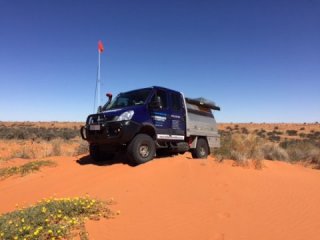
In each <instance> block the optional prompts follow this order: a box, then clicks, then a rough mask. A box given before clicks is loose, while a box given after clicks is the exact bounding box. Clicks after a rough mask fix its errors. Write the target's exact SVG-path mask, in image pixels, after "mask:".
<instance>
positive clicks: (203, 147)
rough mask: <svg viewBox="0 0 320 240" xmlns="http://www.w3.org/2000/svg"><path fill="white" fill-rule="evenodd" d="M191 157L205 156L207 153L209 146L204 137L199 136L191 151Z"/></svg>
mask: <svg viewBox="0 0 320 240" xmlns="http://www.w3.org/2000/svg"><path fill="white" fill-rule="evenodd" d="M191 154H192V157H193V158H207V157H208V155H209V146H208V143H207V141H206V140H205V139H204V138H199V139H198V141H197V146H196V148H195V149H193V150H192V151H191Z"/></svg>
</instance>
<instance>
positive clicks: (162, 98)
mask: <svg viewBox="0 0 320 240" xmlns="http://www.w3.org/2000/svg"><path fill="white" fill-rule="evenodd" d="M156 97H160V101H161V105H162V108H167V107H168V101H167V93H166V92H165V91H163V90H159V89H158V90H157V92H156V94H155V95H153V97H152V101H155V100H156Z"/></svg>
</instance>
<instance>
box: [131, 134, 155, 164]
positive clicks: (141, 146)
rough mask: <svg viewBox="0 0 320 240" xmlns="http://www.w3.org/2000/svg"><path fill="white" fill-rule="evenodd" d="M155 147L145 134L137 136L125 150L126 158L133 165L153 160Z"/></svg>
mask: <svg viewBox="0 0 320 240" xmlns="http://www.w3.org/2000/svg"><path fill="white" fill-rule="evenodd" d="M155 152H156V147H155V144H154V141H153V139H152V138H151V137H150V136H149V135H147V134H138V135H137V136H135V137H134V138H133V140H132V141H131V142H130V144H129V145H128V148H127V154H128V158H129V159H130V160H131V161H132V162H133V163H135V164H142V163H145V162H148V161H150V160H152V159H153V157H154V155H155Z"/></svg>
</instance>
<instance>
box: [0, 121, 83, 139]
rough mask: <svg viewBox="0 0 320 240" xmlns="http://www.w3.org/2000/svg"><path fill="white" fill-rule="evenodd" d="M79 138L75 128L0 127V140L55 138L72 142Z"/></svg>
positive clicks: (14, 125)
mask: <svg viewBox="0 0 320 240" xmlns="http://www.w3.org/2000/svg"><path fill="white" fill-rule="evenodd" d="M77 136H79V130H78V129H75V128H73V129H72V128H44V127H40V128H37V127H32V126H31V125H30V126H29V125H27V126H20V125H16V124H13V125H12V126H11V127H6V126H0V139H23V140H26V139H33V140H34V139H36V138H39V139H43V140H47V141H50V140H52V139H55V138H62V139H65V140H70V139H72V138H75V137H77Z"/></svg>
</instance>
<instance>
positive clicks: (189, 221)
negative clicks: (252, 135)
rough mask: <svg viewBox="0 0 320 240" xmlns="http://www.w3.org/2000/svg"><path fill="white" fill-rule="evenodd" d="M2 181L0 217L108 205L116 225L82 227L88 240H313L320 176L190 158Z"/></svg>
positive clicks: (65, 165) (318, 231)
mask: <svg viewBox="0 0 320 240" xmlns="http://www.w3.org/2000/svg"><path fill="white" fill-rule="evenodd" d="M51 159H54V160H56V161H57V163H58V166H57V167H54V168H44V169H43V170H42V171H41V172H38V173H33V174H31V175H28V176H25V177H23V178H21V177H11V178H9V179H6V180H1V181H0V194H1V198H0V213H4V212H7V211H11V210H14V209H15V206H16V204H19V205H28V204H31V203H35V202H37V201H38V200H41V199H42V198H47V197H52V196H57V197H65V196H66V197H67V196H70V197H72V196H84V195H85V194H86V193H87V194H89V195H90V196H92V197H97V198H99V199H110V198H114V199H115V201H116V202H117V204H115V205H113V206H112V209H113V210H115V211H117V210H120V215H118V216H116V218H115V219H109V220H105V219H102V220H100V221H88V222H87V224H86V225H87V230H88V231H89V235H90V239H116V240H121V239H137V240H138V239H139V240H143V239H153V240H158V239H159V240H160V239H161V240H162V239H190V240H191V239H192V240H193V239H201V240H222V239H225V240H227V239H235V240H236V239H244V240H257V239H259V240H263V239H266V240H270V239H273V240H275V239H279V240H280V239H281V240H283V239H288V240H289V239H290V240H295V239H297V240H298V239H301V240H304V239H308V240H312V239H315V240H316V239H319V238H320V171H318V170H312V169H308V168H303V167H301V166H297V165H290V164H286V163H282V162H269V161H266V162H265V163H264V164H265V168H263V169H262V170H255V169H250V168H249V169H248V168H242V167H233V166H232V164H231V163H230V162H228V161H227V162H225V163H222V164H219V163H216V162H214V160H213V159H212V158H208V159H207V160H194V159H191V157H190V155H189V154H185V155H183V156H177V157H173V158H160V159H156V160H154V161H151V162H149V163H147V164H144V165H141V166H138V167H130V166H128V165H126V164H122V163H115V164H113V165H101V166H98V165H95V164H92V163H91V162H90V161H89V160H88V159H86V158H83V159H82V160H81V162H82V164H79V163H78V162H77V160H78V158H75V157H60V158H51Z"/></svg>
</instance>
